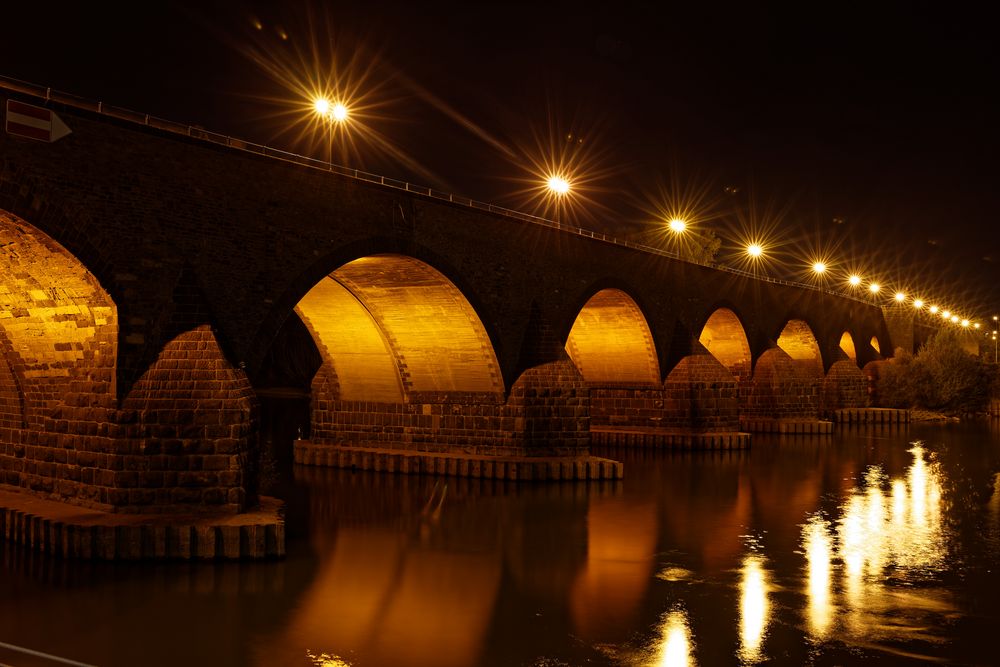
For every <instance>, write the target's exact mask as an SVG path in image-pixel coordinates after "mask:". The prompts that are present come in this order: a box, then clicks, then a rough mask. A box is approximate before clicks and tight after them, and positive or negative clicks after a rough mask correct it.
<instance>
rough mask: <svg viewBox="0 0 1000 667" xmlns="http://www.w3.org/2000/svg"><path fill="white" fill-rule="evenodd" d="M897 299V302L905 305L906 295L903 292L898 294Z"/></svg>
mask: <svg viewBox="0 0 1000 667" xmlns="http://www.w3.org/2000/svg"><path fill="white" fill-rule="evenodd" d="M895 298H896V301H898V302H899V303H903V302H904V301H906V295H905V294H903V293H902V292H896V297H895Z"/></svg>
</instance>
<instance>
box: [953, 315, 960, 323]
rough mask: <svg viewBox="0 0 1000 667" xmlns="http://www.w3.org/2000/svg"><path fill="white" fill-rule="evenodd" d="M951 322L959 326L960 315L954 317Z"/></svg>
mask: <svg viewBox="0 0 1000 667" xmlns="http://www.w3.org/2000/svg"><path fill="white" fill-rule="evenodd" d="M951 322H952V324H958V315H952V316H951Z"/></svg>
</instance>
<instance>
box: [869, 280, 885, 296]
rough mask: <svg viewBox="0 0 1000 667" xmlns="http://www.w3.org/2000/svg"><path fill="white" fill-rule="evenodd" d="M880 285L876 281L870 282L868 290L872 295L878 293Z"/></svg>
mask: <svg viewBox="0 0 1000 667" xmlns="http://www.w3.org/2000/svg"><path fill="white" fill-rule="evenodd" d="M881 289H882V287H881V286H880V285H879V284H878V283H872V284H871V285H869V286H868V291H869V292H871V293H872V296H874V295H876V294H878V293H879V291H880V290H881Z"/></svg>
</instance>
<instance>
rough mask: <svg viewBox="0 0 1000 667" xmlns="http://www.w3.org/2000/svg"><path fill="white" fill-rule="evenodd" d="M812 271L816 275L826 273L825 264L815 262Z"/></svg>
mask: <svg viewBox="0 0 1000 667" xmlns="http://www.w3.org/2000/svg"><path fill="white" fill-rule="evenodd" d="M813 271H815V272H816V273H824V272H825V271H826V264H824V263H823V262H816V263H815V264H813Z"/></svg>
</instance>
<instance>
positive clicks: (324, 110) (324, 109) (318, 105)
mask: <svg viewBox="0 0 1000 667" xmlns="http://www.w3.org/2000/svg"><path fill="white" fill-rule="evenodd" d="M313 110H314V111H315V112H316V113H318V114H319V115H320V116H326V115H327V114H328V113H330V100H328V99H326V98H325V97H320V98H318V99H316V100H313Z"/></svg>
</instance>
